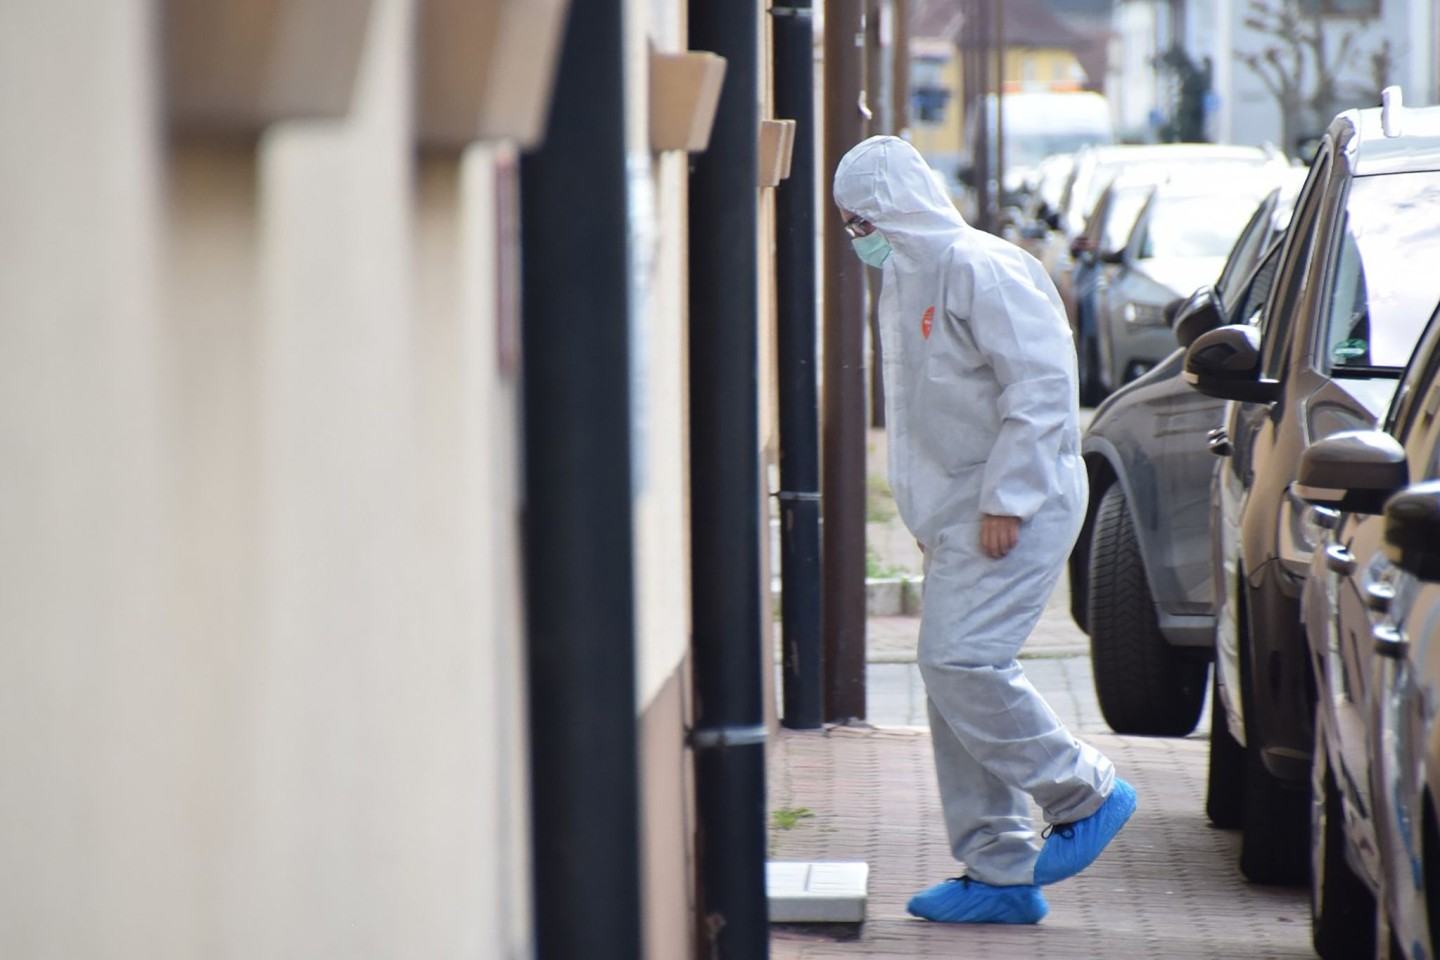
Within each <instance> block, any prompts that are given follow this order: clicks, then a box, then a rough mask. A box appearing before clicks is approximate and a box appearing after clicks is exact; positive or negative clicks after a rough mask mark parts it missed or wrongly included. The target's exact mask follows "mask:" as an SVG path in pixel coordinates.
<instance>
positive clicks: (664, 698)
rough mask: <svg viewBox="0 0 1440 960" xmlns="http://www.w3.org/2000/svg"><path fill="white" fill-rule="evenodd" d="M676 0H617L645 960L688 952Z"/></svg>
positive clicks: (690, 827)
mask: <svg viewBox="0 0 1440 960" xmlns="http://www.w3.org/2000/svg"><path fill="white" fill-rule="evenodd" d="M685 10H686V4H685V3H684V0H628V2H627V5H626V10H625V13H626V47H627V51H626V64H625V65H626V78H625V79H626V89H627V94H628V96H629V103H628V104H627V105H626V106H627V111H626V116H627V122H628V125H629V126H628V129H627V131H626V144H627V153H628V167H629V171H630V184H629V186H630V204H631V236H630V240H631V271H632V276H631V305H630V316H631V341H630V342H631V392H632V394H631V405H632V410H633V423H634V431H633V433H632V438H631V439H632V443H633V444H634V451H633V455H632V456H633V459H634V491H635V502H634V529H635V593H636V596H635V611H636V629H637V649H636V670H637V676H636V693H637V697H638V703H637V710H638V713H639V727H638V728H639V734H640V743H639V748H640V752H639V756H640V781H641V782H640V791H641V843H642V848H643V849H642V859H641V867H642V872H643V885H644V886H643V895H642V909H643V911H644V938H645V940H644V942H645V951H646V956H648V957H652V958H657V960H658V958H661V957H676V958H679V957H688V956H693V955H694V950H695V929H696V928H695V919H694V911H695V897H694V859H693V851H694V831H695V823H694V816H693V795H694V783H693V775H692V762H693V758H692V756H691V753H690V751H689V749H688V747H687V746H686V744H685V731H686V729H687V728H688V724H689V720H690V712H689V701H690V675H689V669H688V664H689V649H690V560H689V558H690V514H689V472H690V463H689V457H690V446H689V408H688V405H687V395H688V394H687V371H688V366H689V360H688V352H687V351H688V337H687V329H688V324H689V308H688V297H689V288H688V285H687V282H686V277H687V276H688V270H689V261H688V257H687V251H688V247H689V216H688V204H689V193H688V189H687V186H688V182H689V159H688V157H687V155H686V154H684V153H683V152H679V151H665V152H661V153H656V152H654V151H652V150H651V148H650V129H649V116H650V110H649V105H650V71H649V53H650V50H651V49H652V48H653V49H655V50H658V51H663V52H678V51H681V50H684V49H686V48H687V36H686V34H687V24H686V18H685Z"/></svg>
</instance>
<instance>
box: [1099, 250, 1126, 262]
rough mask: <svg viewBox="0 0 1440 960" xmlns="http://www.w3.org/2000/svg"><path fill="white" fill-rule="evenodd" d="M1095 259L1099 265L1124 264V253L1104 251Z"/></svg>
mask: <svg viewBox="0 0 1440 960" xmlns="http://www.w3.org/2000/svg"><path fill="white" fill-rule="evenodd" d="M1096 259H1098V260H1099V261H1100V262H1101V263H1124V262H1125V251H1124V250H1106V251H1104V252H1103V253H1101V254H1100V256H1099V257H1097V258H1096Z"/></svg>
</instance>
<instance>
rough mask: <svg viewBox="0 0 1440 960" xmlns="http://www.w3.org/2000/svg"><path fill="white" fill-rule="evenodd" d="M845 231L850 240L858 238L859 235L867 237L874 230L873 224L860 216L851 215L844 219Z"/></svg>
mask: <svg viewBox="0 0 1440 960" xmlns="http://www.w3.org/2000/svg"><path fill="white" fill-rule="evenodd" d="M845 232H846V233H848V234H850V239H851V240H859V239H860V238H861V237H868V236H870V234H872V233H874V232H875V224H873V223H871V222H870V221H869V220H866V219H865V218H864V217H861V216H854V217H851V218H850V219H849V220H846V221H845Z"/></svg>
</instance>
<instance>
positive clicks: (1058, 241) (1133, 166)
mask: <svg viewBox="0 0 1440 960" xmlns="http://www.w3.org/2000/svg"><path fill="white" fill-rule="evenodd" d="M1191 166H1197V167H1201V168H1202V169H1203V170H1204V171H1206V172H1208V173H1209V175H1210V176H1212V177H1213V178H1214V179H1215V182H1216V183H1217V184H1223V183H1224V181H1225V179H1226V178H1227V177H1230V176H1232V175H1233V174H1234V172H1235V171H1239V170H1253V169H1255V168H1258V167H1284V166H1288V162H1287V161H1286V159H1285V156H1284V154H1282V153H1280V152H1279V151H1277V150H1275V149H1273V148H1266V147H1237V146H1227V145H1221V144H1211V143H1162V144H1148V145H1125V146H1096V147H1083V148H1081V149H1080V150H1077V151H1076V152H1075V160H1074V167H1073V169H1072V170H1071V171H1070V176H1069V178H1068V179H1067V180H1066V182H1065V187H1064V189H1063V190H1062V191H1061V194H1060V201H1059V206H1058V209H1057V210H1056V211H1055V216H1054V224H1055V229H1053V230H1051V231H1050V232H1049V234H1048V235H1047V236H1046V237H1045V239H1044V240H1043V241H1041V242H1040V243H1039V246H1040V252H1039V254H1038V255H1037V256H1038V257H1039V259H1040V262H1041V263H1043V264H1044V265H1045V269H1046V270H1047V271H1049V273H1050V279H1052V280H1053V281H1055V287H1056V289H1058V290H1059V291H1060V299H1061V300H1062V301H1064V303H1065V309H1066V310H1067V311H1068V312H1069V314H1070V322H1071V323H1072V324H1073V323H1074V322H1075V311H1074V308H1075V291H1074V289H1073V287H1072V284H1071V280H1072V277H1071V266H1072V264H1073V261H1072V259H1071V255H1070V246H1071V244H1072V243H1073V242H1074V241H1075V238H1076V237H1077V236H1079V235H1080V233H1081V231H1083V230H1084V229H1085V221H1086V220H1087V219H1088V218H1089V216H1090V211H1091V210H1093V209H1094V208H1095V201H1097V200H1099V199H1100V194H1101V193H1102V192H1104V190H1105V187H1106V186H1107V185H1108V184H1109V183H1110V182H1111V181H1112V180H1114V179H1115V178H1116V177H1118V176H1119V175H1120V174H1121V173H1126V172H1128V173H1143V172H1145V171H1149V172H1150V173H1151V174H1152V175H1160V174H1165V173H1170V174H1178V173H1180V172H1181V171H1182V170H1183V169H1184V168H1188V167H1191Z"/></svg>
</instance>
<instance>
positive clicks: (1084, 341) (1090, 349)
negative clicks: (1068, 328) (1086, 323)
mask: <svg viewBox="0 0 1440 960" xmlns="http://www.w3.org/2000/svg"><path fill="white" fill-rule="evenodd" d="M1104 399H1105V388H1104V387H1103V386H1101V384H1100V348H1099V346H1098V345H1097V344H1096V343H1095V338H1094V337H1087V336H1085V335H1083V334H1082V335H1081V336H1080V405H1081V406H1082V407H1097V406H1099V405H1100V401H1102V400H1104Z"/></svg>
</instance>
